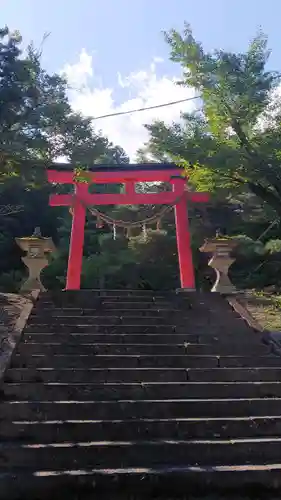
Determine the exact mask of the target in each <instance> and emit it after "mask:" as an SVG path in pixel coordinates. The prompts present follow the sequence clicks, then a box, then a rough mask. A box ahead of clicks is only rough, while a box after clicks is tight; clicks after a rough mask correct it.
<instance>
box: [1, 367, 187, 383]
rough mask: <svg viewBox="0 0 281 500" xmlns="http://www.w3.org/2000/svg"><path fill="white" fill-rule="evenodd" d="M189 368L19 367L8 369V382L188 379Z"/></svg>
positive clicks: (173, 380) (167, 380) (5, 378)
mask: <svg viewBox="0 0 281 500" xmlns="http://www.w3.org/2000/svg"><path fill="white" fill-rule="evenodd" d="M187 374H188V372H187V370H185V369H184V368H128V369H123V368H113V369H107V368H105V369H102V368H89V369H84V368H82V369H75V370H73V369H72V368H64V369H59V370H54V369H53V368H41V369H38V370H37V369H31V368H18V369H9V370H7V372H6V374H5V377H4V381H5V382H9V383H12V382H43V383H48V382H60V383H62V382H65V383H73V384H75V383H80V382H84V383H94V382H96V383H97V382H103V383H104V382H120V383H121V382H186V381H187Z"/></svg>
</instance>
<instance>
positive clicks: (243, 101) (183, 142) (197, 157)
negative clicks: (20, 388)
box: [142, 24, 281, 217]
mask: <svg viewBox="0 0 281 500" xmlns="http://www.w3.org/2000/svg"><path fill="white" fill-rule="evenodd" d="M166 40H167V42H168V44H169V45H170V49H171V60H172V61H174V62H176V63H179V64H180V65H181V67H182V80H181V82H179V84H180V85H185V86H191V87H193V88H194V89H195V90H196V92H197V94H198V95H199V96H200V103H201V105H200V107H199V108H198V109H196V111H194V112H192V113H185V114H184V115H183V116H182V121H181V123H174V124H173V125H172V126H167V125H166V124H165V123H164V122H156V123H154V124H152V125H147V129H148V131H149V133H150V139H149V142H148V144H147V145H146V148H145V150H143V151H142V155H144V154H145V153H146V154H150V155H151V154H152V155H153V156H154V157H155V158H156V159H158V160H159V159H164V158H165V159H176V160H177V161H178V162H179V163H180V164H181V165H183V166H184V168H185V169H186V171H187V174H188V175H189V177H190V180H191V182H193V183H194V184H195V185H196V187H197V188H199V189H208V190H211V191H213V192H214V191H217V190H218V188H219V187H220V188H222V189H224V190H227V191H228V192H229V191H232V192H233V191H236V192H239V191H240V192H241V191H247V190H248V191H249V192H251V193H252V194H254V195H255V196H257V197H258V198H259V199H260V202H261V203H266V204H268V206H269V207H270V209H271V210H273V211H274V212H275V214H277V215H278V217H279V216H280V215H281V183H280V181H281V168H280V161H281V134H280V131H281V129H280V123H281V106H280V99H279V98H278V95H277V93H276V88H277V85H278V84H279V83H280V76H281V75H280V74H279V73H277V72H272V71H267V69H266V67H267V63H268V58H269V55H270V51H269V50H268V48H267V38H266V37H265V35H264V34H263V33H258V35H257V36H256V37H255V38H254V39H253V41H252V42H251V44H250V46H249V48H248V51H247V52H246V53H244V54H235V53H231V52H226V51H223V50H216V51H214V52H212V53H209V52H206V51H204V49H203V47H202V45H201V43H199V42H198V41H196V40H195V38H194V36H193V33H192V30H191V28H190V26H189V25H187V24H186V25H185V29H184V31H183V34H180V33H178V32H177V31H175V30H172V31H170V32H169V33H166Z"/></svg>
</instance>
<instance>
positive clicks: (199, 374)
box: [187, 367, 281, 382]
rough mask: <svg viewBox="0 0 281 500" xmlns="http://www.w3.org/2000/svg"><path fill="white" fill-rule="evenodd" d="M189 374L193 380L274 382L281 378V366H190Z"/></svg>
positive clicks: (189, 377) (189, 378)
mask: <svg viewBox="0 0 281 500" xmlns="http://www.w3.org/2000/svg"><path fill="white" fill-rule="evenodd" d="M187 375H188V380H190V381H191V382H211V381H212V382H247V381H256V382H259V381H261V382H262V381H263V382H274V381H276V380H277V381H279V380H281V367H280V368H278V367H277V368H274V367H267V368H266V367H252V368H237V367H236V368H190V369H189V370H188V371H187Z"/></svg>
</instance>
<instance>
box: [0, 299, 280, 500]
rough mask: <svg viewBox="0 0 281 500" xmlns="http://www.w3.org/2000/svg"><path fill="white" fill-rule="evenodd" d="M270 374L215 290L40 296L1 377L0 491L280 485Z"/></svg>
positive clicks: (147, 493)
mask: <svg viewBox="0 0 281 500" xmlns="http://www.w3.org/2000/svg"><path fill="white" fill-rule="evenodd" d="M280 380H281V359H280V358H279V357H277V356H274V355H273V354H272V353H271V352H270V348H269V347H268V346H266V345H265V344H263V343H262V342H261V339H260V334H258V333H256V332H254V331H253V330H252V329H251V328H250V327H249V325H248V324H247V323H246V322H245V321H244V320H243V319H242V318H241V317H240V316H239V315H238V314H237V313H235V312H234V310H233V309H232V308H231V306H230V305H229V304H228V303H227V301H226V300H225V299H223V298H222V297H220V296H218V295H216V294H211V293H206V294H205V293H184V294H179V295H177V294H176V293H162V292H150V291H143V292H141V291H120V290H119V291H114V290H111V291H110V290H108V291H106V292H102V291H80V292H60V293H57V294H51V293H48V292H47V293H44V294H41V295H40V297H39V300H38V301H37V303H36V305H35V307H34V309H33V311H32V314H31V316H30V317H29V320H28V323H27V325H26V328H25V330H24V334H23V337H22V340H21V342H20V343H19V345H18V347H17V349H16V351H15V353H14V355H13V357H12V362H11V366H10V367H9V369H8V370H7V371H6V373H5V377H4V380H3V382H2V385H1V394H0V397H1V400H0V499H1V500H4V499H5V500H12V499H13V500H15V499H18V500H19V499H20V500H25V499H26V500H27V499H28V500H32V499H39V498H40V500H41V499H45V498H46V499H50V498H54V500H56V499H57V498H58V497H59V495H63V494H65V498H68V499H71V498H79V499H88V498H99V499H100V498H110V499H113V498H114V499H117V498H122V499H125V498H131V499H133V498H146V499H148V498H193V496H192V495H193V493H194V494H196V495H197V496H198V495H201V496H200V498H209V497H208V495H210V498H218V496H215V497H212V496H211V495H212V494H216V495H219V494H221V495H223V496H222V497H221V498H226V496H227V495H228V494H229V495H230V494H231V495H232V494H233V493H234V492H236V494H237V495H238V496H236V497H235V498H246V497H245V496H243V495H246V493H247V494H249V495H252V496H253V498H257V495H256V492H257V491H258V492H260V491H261V490H262V489H264V492H266V491H269V494H270V495H271V493H272V491H274V490H277V491H278V490H279V488H280V490H279V491H281V382H280ZM93 495H95V496H93ZM188 495H189V496H188ZM277 497H278V496H277ZM277 497H276V498H277ZM227 498H228V497H227ZM231 498H233V497H231ZM263 498H264V497H263ZM269 498H273V497H272V496H270V497H269Z"/></svg>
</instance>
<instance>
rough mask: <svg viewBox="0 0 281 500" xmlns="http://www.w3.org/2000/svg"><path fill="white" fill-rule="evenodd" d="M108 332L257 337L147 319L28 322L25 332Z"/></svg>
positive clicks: (219, 327)
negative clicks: (52, 322)
mask: <svg viewBox="0 0 281 500" xmlns="http://www.w3.org/2000/svg"><path fill="white" fill-rule="evenodd" d="M74 331H75V333H108V334H114V333H116V334H118V333H119V334H120V333H121V334H123V333H127V334H133V333H143V334H144V333H150V334H152V333H160V334H172V333H179V334H194V335H199V334H206V333H208V334H210V335H212V336H216V337H218V336H222V335H223V336H224V337H225V338H229V337H234V335H235V339H237V342H238V341H240V339H242V340H243V339H246V338H248V339H255V338H256V334H255V333H254V332H252V331H251V330H244V331H243V329H240V330H239V329H238V330H237V329H236V328H235V326H234V327H233V328H232V327H230V326H229V327H227V328H226V326H225V325H217V326H216V325H208V324H205V326H202V325H198V324H194V323H192V324H190V323H186V324H185V325H179V324H174V325H167V323H165V324H164V323H162V324H159V323H156V324H153V325H152V324H150V323H149V322H148V321H147V320H146V322H145V323H142V324H132V323H128V324H121V323H120V324H118V325H113V324H104V325H102V324H99V325H96V324H86V325H85V324H83V325H81V324H65V323H57V324H51V325H50V324H45V323H43V324H29V323H28V324H27V326H26V328H25V330H24V332H25V333H72V332H74Z"/></svg>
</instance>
